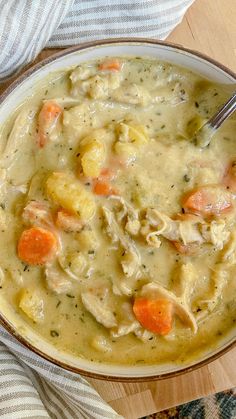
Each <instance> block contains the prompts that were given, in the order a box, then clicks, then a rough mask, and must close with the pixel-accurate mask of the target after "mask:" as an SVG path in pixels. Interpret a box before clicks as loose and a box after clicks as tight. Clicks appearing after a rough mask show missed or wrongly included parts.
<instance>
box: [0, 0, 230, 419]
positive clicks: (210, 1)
mask: <svg viewBox="0 0 236 419" xmlns="http://www.w3.org/2000/svg"><path fill="white" fill-rule="evenodd" d="M235 15H236V1H235V0H227V1H225V0H196V1H195V3H194V4H193V5H192V7H191V8H190V9H189V10H188V12H187V14H186V16H185V17H184V19H183V21H182V23H181V24H180V25H179V26H178V27H177V28H176V29H175V30H174V31H173V32H172V33H171V35H170V36H169V38H168V41H171V42H174V43H177V44H180V45H184V46H185V47H188V48H191V49H195V50H198V51H200V52H203V53H205V54H207V55H209V56H211V57H212V58H214V59H216V60H218V61H220V62H222V63H223V64H225V65H226V66H228V67H229V68H231V69H232V70H234V71H236V31H235V20H234V19H233V18H232V16H235ZM56 51H58V50H56V49H54V50H52V49H51V50H49V49H45V50H44V51H42V53H41V54H40V55H39V56H38V57H37V59H36V60H35V62H38V61H40V60H42V59H43V58H46V57H48V56H49V55H51V54H53V53H55V52H56ZM8 84H9V83H6V84H5V85H2V86H0V93H1V92H2V91H3V90H4V89H5V88H6V87H7V85H8ZM235 364H236V348H235V349H233V350H231V351H230V352H228V353H227V354H226V355H224V356H222V357H221V358H219V359H218V360H217V361H214V362H212V363H211V364H209V365H208V366H205V367H202V368H200V369H198V370H196V371H194V372H191V373H188V374H185V375H183V376H179V377H176V378H171V379H166V380H162V381H154V380H153V381H147V382H145V383H117V382H111V381H110V382H107V381H101V380H94V379H88V381H89V382H90V383H91V384H92V385H93V386H94V387H95V389H96V390H97V391H98V393H99V394H100V395H101V396H102V398H103V399H104V400H106V401H107V402H108V403H109V404H110V405H111V406H112V407H113V408H114V409H115V410H116V411H117V412H118V413H119V414H121V415H123V416H124V417H125V418H126V419H137V418H140V417H142V416H146V415H148V414H152V413H154V412H157V411H160V410H163V409H166V408H169V407H172V406H176V405H179V404H182V403H185V402H187V401H190V400H194V399H198V398H200V397H203V396H206V395H209V394H211V393H216V392H218V391H222V390H226V389H229V388H232V387H236V369H235Z"/></svg>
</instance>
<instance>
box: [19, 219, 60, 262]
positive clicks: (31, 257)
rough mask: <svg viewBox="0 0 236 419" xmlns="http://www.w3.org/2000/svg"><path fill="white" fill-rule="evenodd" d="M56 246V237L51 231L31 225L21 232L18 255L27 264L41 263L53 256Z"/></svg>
mask: <svg viewBox="0 0 236 419" xmlns="http://www.w3.org/2000/svg"><path fill="white" fill-rule="evenodd" d="M57 247H58V242H57V238H56V236H55V235H54V234H53V233H52V232H51V231H49V230H46V229H43V228H40V227H32V228H30V229H28V230H24V231H23V233H22V234H21V237H20V240H19V242H18V256H19V258H20V259H21V260H22V261H23V262H25V263H28V264H29V265H43V264H45V263H46V262H50V261H51V260H52V259H53V258H54V256H55V254H56V252H57Z"/></svg>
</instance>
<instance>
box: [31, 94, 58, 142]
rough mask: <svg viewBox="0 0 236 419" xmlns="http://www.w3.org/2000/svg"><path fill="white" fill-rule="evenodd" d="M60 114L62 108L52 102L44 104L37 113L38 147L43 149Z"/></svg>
mask: <svg viewBox="0 0 236 419" xmlns="http://www.w3.org/2000/svg"><path fill="white" fill-rule="evenodd" d="M61 113H62V108H61V107H60V106H59V105H58V104H57V103H56V102H53V101H48V102H45V103H44V104H43V106H42V108H41V111H40V112H39V116H38V139H37V141H38V146H39V147H40V148H42V147H44V146H45V144H46V142H47V140H48V135H49V133H50V131H51V130H52V128H53V127H54V126H55V125H56V123H57V120H58V118H59V116H60V115H61Z"/></svg>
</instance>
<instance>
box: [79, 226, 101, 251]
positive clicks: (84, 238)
mask: <svg viewBox="0 0 236 419" xmlns="http://www.w3.org/2000/svg"><path fill="white" fill-rule="evenodd" d="M78 240H79V244H80V247H81V249H82V250H84V251H87V252H88V251H94V250H96V249H97V248H98V240H97V237H96V234H95V232H94V231H93V230H86V229H84V230H82V231H81V232H80V233H79V234H78Z"/></svg>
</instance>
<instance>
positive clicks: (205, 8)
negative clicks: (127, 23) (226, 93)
mask: <svg viewBox="0 0 236 419" xmlns="http://www.w3.org/2000/svg"><path fill="white" fill-rule="evenodd" d="M168 41H170V42H175V43H177V44H180V45H184V46H185V47H188V48H191V49H195V50H196V51H200V52H203V53H204V54H207V55H209V56H210V57H211V58H214V59H215V60H217V61H219V62H221V63H222V64H224V65H226V66H227V67H229V68H230V69H231V70H233V71H236V1H235V0H196V1H195V2H194V3H193V5H192V6H191V7H190V9H189V10H188V12H187V13H186V15H185V16H184V18H183V21H182V23H181V24H180V25H178V26H177V27H176V28H175V29H174V31H173V32H172V33H171V34H170V35H169V37H168Z"/></svg>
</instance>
